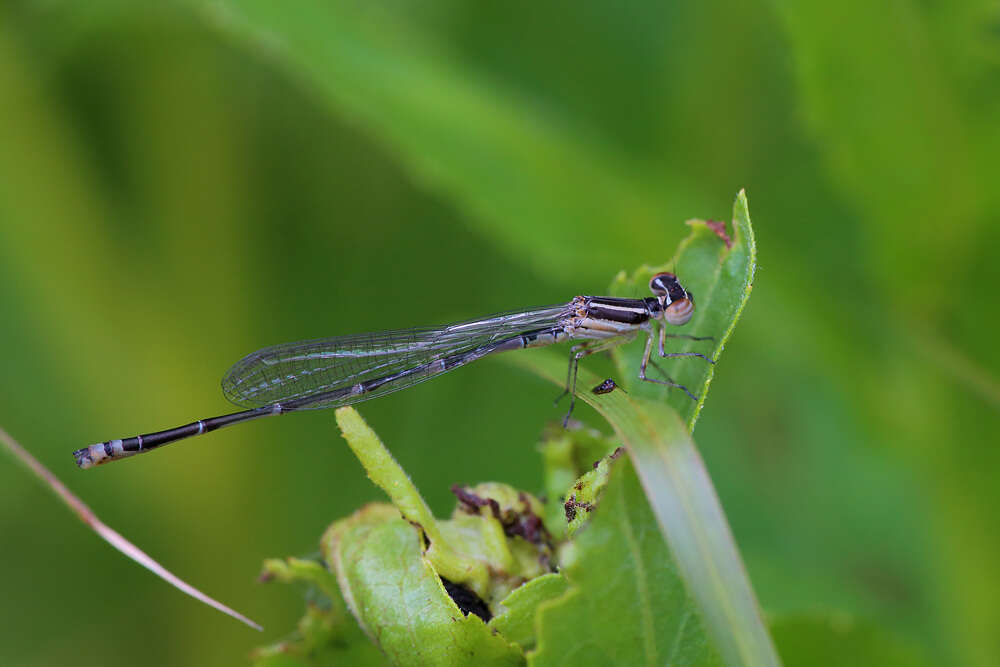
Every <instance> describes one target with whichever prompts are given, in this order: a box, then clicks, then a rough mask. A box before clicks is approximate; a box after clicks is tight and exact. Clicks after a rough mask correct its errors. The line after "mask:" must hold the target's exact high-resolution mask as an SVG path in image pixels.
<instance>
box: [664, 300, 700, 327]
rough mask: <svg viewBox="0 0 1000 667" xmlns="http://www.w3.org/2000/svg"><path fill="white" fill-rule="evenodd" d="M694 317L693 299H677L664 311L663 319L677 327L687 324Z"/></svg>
mask: <svg viewBox="0 0 1000 667" xmlns="http://www.w3.org/2000/svg"><path fill="white" fill-rule="evenodd" d="M692 315H694V301H692V300H691V299H677V300H676V301H674V302H673V303H671V304H670V305H669V306H667V307H666V309H664V311H663V319H664V320H665V321H666V322H667V324H672V325H674V326H675V327H679V326H681V325H682V324H687V323H688V320H690V319H691V316H692Z"/></svg>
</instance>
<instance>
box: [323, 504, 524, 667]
mask: <svg viewBox="0 0 1000 667" xmlns="http://www.w3.org/2000/svg"><path fill="white" fill-rule="evenodd" d="M421 540H422V538H421V536H420V530H419V529H418V528H417V527H416V526H414V525H413V524H411V523H409V522H408V521H406V520H405V519H403V518H402V517H400V516H399V513H398V511H397V510H396V509H395V508H393V507H392V506H389V505H380V504H379V505H368V506H366V507H364V508H362V509H361V510H359V511H358V512H356V513H355V514H354V515H353V516H351V517H349V518H347V519H343V520H341V521H338V522H337V523H335V524H334V525H333V526H331V528H330V530H328V531H327V534H326V535H325V536H324V538H323V551H324V554H325V557H326V559H327V561H328V562H329V563H330V564H331V566H332V567H333V569H334V570H335V571H336V574H337V581H338V582H339V583H340V590H341V592H342V593H343V595H344V599H345V600H346V601H347V605H348V607H350V609H351V612H352V613H353V614H354V616H355V618H357V619H358V622H359V623H360V624H361V626H362V627H363V628H364V629H365V631H366V632H367V633H368V635H369V636H370V637H371V638H372V640H373V641H375V642H376V643H377V644H378V645H379V647H380V648H381V649H382V651H383V652H384V653H385V655H386V656H387V657H388V658H389V661H390V662H391V663H392V664H394V665H414V666H420V667H422V666H424V665H442V666H444V665H448V666H451V665H470V666H472V665H484V666H489V665H521V664H524V658H523V656H522V654H521V651H520V649H519V648H518V647H517V646H516V645H514V644H511V643H509V642H508V641H506V640H505V639H504V638H503V637H501V636H500V635H499V634H495V633H494V632H493V631H491V630H490V629H489V628H488V627H487V626H486V624H485V623H484V622H483V620H482V619H481V618H479V616H477V615H476V614H475V613H464V612H463V611H462V610H461V609H460V608H459V607H458V606H457V605H456V604H455V602H454V601H453V600H452V598H451V597H449V594H448V592H447V591H446V589H445V585H444V583H443V582H442V580H441V577H440V576H439V575H438V573H437V572H436V571H435V570H434V567H433V566H432V564H431V563H430V561H429V560H428V559H427V558H425V557H424V549H423V545H422V541H421Z"/></svg>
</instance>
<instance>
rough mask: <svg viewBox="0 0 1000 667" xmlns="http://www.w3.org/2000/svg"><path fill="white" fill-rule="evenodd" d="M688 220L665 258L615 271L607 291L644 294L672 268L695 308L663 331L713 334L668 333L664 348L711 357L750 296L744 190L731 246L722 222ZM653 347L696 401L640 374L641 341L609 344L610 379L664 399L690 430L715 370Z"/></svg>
mask: <svg viewBox="0 0 1000 667" xmlns="http://www.w3.org/2000/svg"><path fill="white" fill-rule="evenodd" d="M687 224H688V225H690V226H691V233H690V235H688V237H687V238H686V239H684V241H682V242H681V244H680V247H679V248H678V249H677V253H676V254H675V255H674V258H673V259H672V260H671V261H670V262H669V263H667V264H664V265H662V266H657V267H648V266H644V267H641V268H640V269H639V270H637V271H636V272H635V273H634V274H633V275H632V276H631V277H630V278H626V277H625V274H624V273H621V274H619V275H618V276H617V277H616V278H615V280H614V281H613V282H612V284H611V293H612V294H614V295H617V296H637V295H640V294H646V293H648V291H649V288H648V285H649V279H650V278H651V277H652V276H653V275H655V274H657V273H660V272H661V271H668V270H669V271H672V272H674V273H676V274H677V277H678V279H680V281H681V284H683V285H684V286H685V288H687V289H688V290H689V291H690V292H691V293H693V294H694V301H695V313H694V316H693V317H692V318H691V321H690V322H688V323H687V324H686V325H684V327H683V328H678V327H670V326H668V331H667V333H670V334H672V333H677V334H686V335H691V336H699V337H700V336H711V337H712V338H714V340H713V341H692V340H687V339H684V338H672V339H670V338H668V339H667V346H666V347H667V352H699V353H701V354H704V355H705V356H707V357H709V358H710V359H718V358H719V356H720V354H721V353H722V351H723V350H724V349H725V347H726V341H728V340H729V337H730V336H731V335H732V333H733V328H734V327H735V326H736V321H737V320H738V319H739V318H740V314H741V313H742V312H743V308H744V306H746V302H747V299H749V298H750V291H751V289H752V288H753V277H754V272H755V271H756V269H757V244H756V241H755V239H754V233H753V227H752V226H751V224H750V211H749V208H748V205H747V197H746V192H744V191H743V190H741V191H740V192H739V194H737V195H736V201H735V202H734V204H733V222H732V228H731V229H732V231H731V232H725V233H726V234H727V235H730V234H731V238H730V239H729V241H730V242H731V247H730V246H727V243H726V240H725V239H724V238H722V237H721V236H720V234H719V231H718V227H717V225H718V224H721V223H711V224H709V223H707V222H706V221H704V220H689V221H688V223H687ZM665 326H667V325H665ZM653 347H654V352H653V356H652V357H651V359H652V360H653V361H654V362H655V363H657V364H659V365H660V367H662V368H663V369H664V370H665V371H666V373H667V375H669V376H670V377H671V378H672V379H674V380H675V381H676V382H679V383H680V384H683V385H684V386H686V387H687V388H688V389H689V390H690V391H691V392H692V393H693V394H695V395H696V396H697V397H698V400H697V401H693V400H691V398H690V397H689V396H687V395H686V394H685V393H684V392H682V391H679V390H677V389H671V388H668V387H665V386H663V385H657V384H654V383H651V382H642V381H641V380H639V379H638V369H639V363H640V361H641V359H642V354H643V348H642V346H641V345H628V346H624V347H619V348H616V349H615V350H614V352H613V355H614V357H615V361H616V363H617V366H618V370H619V375H620V378H621V381H619V379H618V378H615V380H616V381H619V384H624V385H625V386H626V387H628V390H629V391H631V392H635V393H638V394H639V395H641V396H648V397H650V398H658V399H660V400H664V401H666V402H667V403H669V404H670V406H671V407H672V408H674V409H675V410H676V411H677V412H678V414H680V415H681V416H682V417H683V419H684V421H685V422H686V423H687V425H688V429H689V430H692V431H693V430H694V425H695V422H697V421H698V417H699V415H701V410H702V407H703V406H704V404H705V398H706V396H707V395H708V388H709V385H710V384H711V382H712V378H713V376H714V375H715V366H714V365H712V364H710V363H708V362H706V361H705V360H703V359H700V358H698V357H691V358H677V359H670V360H669V361H668V360H665V359H663V360H661V359H659V357H658V355H657V352H656V351H655V350H656V344H655V343H654V346H653ZM654 371H655V369H654V368H652V367H651V368H649V371H648V375H649V376H650V377H659V378H660V379H662V376H658V375H657V374H656V373H655V372H654Z"/></svg>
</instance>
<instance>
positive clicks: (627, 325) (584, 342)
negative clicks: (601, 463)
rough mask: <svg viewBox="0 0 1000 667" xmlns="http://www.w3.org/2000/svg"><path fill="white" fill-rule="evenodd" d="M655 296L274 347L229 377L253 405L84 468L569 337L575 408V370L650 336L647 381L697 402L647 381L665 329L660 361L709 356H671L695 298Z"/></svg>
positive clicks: (79, 459)
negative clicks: (670, 343)
mask: <svg viewBox="0 0 1000 667" xmlns="http://www.w3.org/2000/svg"><path fill="white" fill-rule="evenodd" d="M649 289H650V291H651V292H652V293H653V296H650V297H645V298H641V299H624V298H618V297H604V296H578V297H575V298H574V299H573V300H572V301H570V302H569V303H565V304H560V305H555V306H546V307H542V308H532V309H528V310H520V311H513V312H509V313H501V314H499V315H492V316H490V317H487V318H483V319H478V320H470V321H468V322H459V323H457V324H451V325H448V326H444V327H432V328H416V329H403V330H399V331H383V332H378V333H368V334H360V335H354V336H336V337H333V338H322V339H317V340H309V341H303V342H298V343H283V344H280V345H274V346H271V347H265V348H263V349H261V350H257V351H256V352H253V353H252V354H249V355H247V356H246V357H244V358H243V359H241V360H240V361H238V362H236V364H235V365H234V366H233V367H232V368H231V369H230V370H229V372H228V373H226V375H225V377H223V379H222V391H223V393H224V394H225V396H226V398H228V399H229V400H230V401H232V402H233V403H235V404H237V405H240V406H243V407H246V408H248V409H247V410H244V411H242V412H235V413H232V414H228V415H222V416H220V417H210V418H207V419H199V420H197V421H195V422H192V423H190V424H185V425H184V426H178V427H177V428H172V429H168V430H165V431H157V432H155V433H146V434H143V435H137V436H135V437H132V438H123V439H118V440H107V441H105V442H101V443H98V444H96V445H91V446H89V447H84V448H83V449H79V450H77V451H75V452H73V455H74V457H75V458H76V463H77V465H78V466H80V467H81V468H90V467H92V466H95V465H99V464H101V463H107V462H108V461H114V460H117V459H121V458H126V457H128V456H132V455H134V454H141V453H143V452H148V451H151V450H153V449H156V448H157V447H161V446H163V445H166V444H169V443H171V442H176V441H178V440H183V439H184V438H189V437H191V436H195V435H201V434H203V433H208V432H209V431H214V430H216V429H219V428H222V427H224V426H230V425H232V424H238V423H241V422H245V421H250V420H252V419H257V418H259V417H268V416H272V415H281V414H285V413H288V412H294V411H297V410H315V409H320V408H332V407H342V406H345V405H351V404H353V403H359V402H361V401H366V400H370V399H372V398H377V397H379V396H384V395H385V394H389V393H391V392H394V391H399V390H401V389H406V388H408V387H412V386H413V385H415V384H418V383H420V382H423V381H425V380H429V379H430V378H432V377H436V376H438V375H440V374H442V373H445V372H447V371H450V370H452V369H454V368H458V367H459V366H464V365H466V364H468V363H471V362H473V361H475V360H477V359H481V358H483V357H485V356H488V355H490V354H494V353H497V352H505V351H508V350H517V349H522V348H527V347H544V346H546V345H552V344H555V343H561V342H564V341H567V340H576V341H580V342H579V343H578V344H577V345H574V346H573V347H572V348H571V351H570V361H569V368H568V369H567V374H566V390H565V391H564V392H563V394H562V395H560V398H561V397H562V396H564V395H566V394H570V396H571V400H570V409H569V413H568V414H567V415H566V417H565V419H564V420H563V423H564V424H565V423H566V421H567V420H568V419H569V416H570V415H571V414H572V412H573V407H574V404H575V397H576V371H577V367H578V364H579V362H580V360H581V359H583V358H584V357H586V356H587V355H590V354H594V353H595V352H600V351H603V350H608V349H610V348H612V347H615V346H617V345H621V344H623V343H627V342H629V341H631V340H633V339H635V338H636V337H637V336H638V335H640V334H645V335H646V348H645V351H644V353H643V357H642V362H641V363H640V365H639V378H640V379H642V380H645V381H648V382H656V383H659V384H664V385H668V386H671V387H676V388H678V389H681V390H683V391H684V392H685V393H687V394H688V395H689V396H691V397H692V398H695V397H694V395H693V394H691V392H690V391H688V390H687V388H686V387H684V386H682V385H680V384H678V383H676V382H674V381H673V380H672V379H670V378H669V377H668V376H667V375H666V374H665V373H663V376H664V377H663V379H659V378H651V377H647V375H646V368H647V366H648V365H652V366H653V367H654V368H656V369H658V370H660V372H661V373H662V370H661V369H659V367H658V366H657V365H656V363H655V362H654V361H652V359H651V358H650V357H651V354H652V350H653V343H654V340H655V338H656V329H657V328H658V329H659V346H658V352H659V356H661V357H701V358H703V359H705V360H707V361H709V362H712V360H711V359H708V358H707V357H705V356H704V355H702V354H699V353H697V352H671V353H668V352H667V351H666V347H665V341H666V338H668V337H683V338H693V339H694V340H706V338H697V337H694V336H683V335H679V334H669V333H667V325H670V326H682V325H684V324H687V322H688V321H689V320H690V319H691V315H692V314H693V313H694V296H693V295H692V294H691V293H690V292H688V291H687V290H685V289H684V287H683V286H682V285H681V283H680V281H679V280H677V276H675V275H674V274H672V273H659V274H657V275H655V276H653V277H652V279H651V280H650V281H649Z"/></svg>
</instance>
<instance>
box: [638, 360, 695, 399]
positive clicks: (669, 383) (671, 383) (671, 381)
mask: <svg viewBox="0 0 1000 667" xmlns="http://www.w3.org/2000/svg"><path fill="white" fill-rule="evenodd" d="M649 363H650V364H652V365H653V368H655V369H656V370H657V371H659V372H660V375H662V376H663V377H665V378H666V379H667V381H666V382H660V381H659V380H654V379H653V378H642V379H643V380H646V381H647V382H656V383H658V384H666V385H667V386H669V387H676V388H678V389H680V390H681V391H683V392H684V393H685V394H687V395H688V396H690V397H691V400H692V401H697V400H698V397H697V396H695V395H694V394H692V393H691V392H690V391H689V390H688V388H687V387H685V386H684V385H682V384H680V383H678V382H675V381H674V379H673V378H672V377H670V376H669V375H667V372H666V371H665V370H663V369H662V368H660V365H659V364H658V363H656V362H655V361H653V360H652V359H650V360H649Z"/></svg>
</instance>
